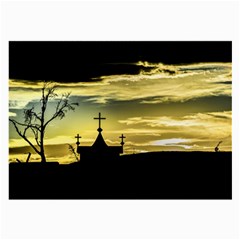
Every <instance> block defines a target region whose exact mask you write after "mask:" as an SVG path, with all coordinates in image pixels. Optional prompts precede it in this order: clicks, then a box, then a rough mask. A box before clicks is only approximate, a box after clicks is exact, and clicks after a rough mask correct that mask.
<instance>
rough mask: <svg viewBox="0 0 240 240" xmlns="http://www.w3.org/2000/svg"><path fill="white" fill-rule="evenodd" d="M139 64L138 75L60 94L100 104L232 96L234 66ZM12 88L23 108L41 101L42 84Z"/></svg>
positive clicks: (68, 87) (62, 88)
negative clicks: (69, 93)
mask: <svg viewBox="0 0 240 240" xmlns="http://www.w3.org/2000/svg"><path fill="white" fill-rule="evenodd" d="M136 64H137V65H141V66H142V67H143V68H142V71H141V72H140V73H138V74H120V75H119V74H114V75H108V76H101V77H99V79H100V80H101V81H98V82H94V83H89V82H87V83H85V82H78V83H59V84H58V86H59V89H58V93H59V94H62V93H64V92H68V91H70V92H71V93H72V95H75V96H81V97H87V98H88V100H87V101H91V102H95V103H100V104H106V103H108V102H111V101H126V100H139V102H141V103H144V104H155V103H162V102H184V101H187V100H189V99H196V98H200V97H207V96H222V95H226V96H231V84H229V82H231V63H199V64H190V65H165V64H162V63H158V64H156V63H155V64H153V63H147V62H144V63H142V62H139V63H136ZM149 67H151V68H150V70H149ZM144 69H147V70H144ZM226 83H228V84H226ZM9 85H10V101H11V104H12V105H13V103H14V101H15V102H16V101H17V104H18V105H20V106H23V105H24V104H26V102H27V101H30V100H32V99H37V98H39V93H38V94H36V91H35V90H36V89H39V90H40V88H41V83H40V82H38V83H37V84H36V86H33V85H32V83H29V84H27V82H26V81H25V82H24V84H23V83H21V81H15V80H10V82H9ZM29 88H30V89H29ZM33 88H35V90H34V89H33ZM26 90H27V91H26ZM149 98H150V99H149ZM20 106H19V107H20Z"/></svg>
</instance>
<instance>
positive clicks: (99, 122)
mask: <svg viewBox="0 0 240 240" xmlns="http://www.w3.org/2000/svg"><path fill="white" fill-rule="evenodd" d="M93 119H94V120H98V131H100V132H101V131H102V129H101V120H105V119H106V118H104V117H101V113H99V114H98V118H97V117H96V118H93Z"/></svg>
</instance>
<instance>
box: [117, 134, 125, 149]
mask: <svg viewBox="0 0 240 240" xmlns="http://www.w3.org/2000/svg"><path fill="white" fill-rule="evenodd" d="M119 138H121V139H122V142H121V145H122V146H123V145H124V142H123V139H124V138H126V137H125V136H123V134H122V135H121V136H120V137H119Z"/></svg>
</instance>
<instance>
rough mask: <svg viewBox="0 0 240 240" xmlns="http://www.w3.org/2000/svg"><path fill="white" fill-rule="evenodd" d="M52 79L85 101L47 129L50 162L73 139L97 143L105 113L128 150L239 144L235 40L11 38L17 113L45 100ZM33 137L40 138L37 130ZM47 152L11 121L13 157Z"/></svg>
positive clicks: (66, 155) (107, 126) (108, 137)
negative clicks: (234, 136)
mask: <svg viewBox="0 0 240 240" xmlns="http://www.w3.org/2000/svg"><path fill="white" fill-rule="evenodd" d="M44 81H51V82H53V83H54V84H56V85H57V90H56V93H57V94H58V96H57V97H56V99H55V100H51V101H50V102H49V104H48V112H47V114H48V115H47V116H48V117H50V116H51V114H52V112H53V111H54V109H55V106H56V103H57V101H58V99H59V98H60V97H61V95H62V94H64V93H66V92H71V95H70V99H69V100H70V102H77V103H78V104H79V106H77V107H76V108H75V110H74V111H72V112H69V113H67V115H66V117H65V118H63V119H62V120H54V121H53V122H51V124H50V125H49V126H48V128H47V130H46V139H45V147H46V156H47V160H48V161H59V162H60V163H70V162H74V161H75V157H74V156H73V155H72V154H71V153H70V151H69V149H68V144H72V145H73V146H74V147H76V144H75V142H76V139H75V138H74V137H75V136H76V134H80V136H81V137H82V138H81V139H80V145H81V146H90V145H92V144H93V142H94V140H95V139H96V137H97V134H98V132H97V128H98V121H96V120H94V119H93V118H94V117H97V116H98V113H99V112H101V114H102V116H103V117H106V120H103V121H102V128H103V132H102V134H103V137H104V139H105V141H106V143H107V144H108V145H110V146H120V142H121V139H120V138H119V136H120V135H121V134H124V135H125V136H126V139H125V145H124V153H125V154H132V153H140V152H148V151H214V148H215V146H216V145H217V143H218V142H219V141H222V143H221V145H220V147H219V148H220V151H231V147H232V143H231V122H232V109H231V101H232V98H231V91H232V59H231V42H9V117H10V118H12V119H15V120H17V121H19V122H22V121H23V110H24V109H28V108H31V107H32V106H34V107H35V109H37V108H38V107H39V100H40V98H41V88H42V85H43V82H44ZM29 139H30V140H31V141H33V142H34V139H33V138H32V136H29ZM29 151H30V152H32V153H33V154H32V156H31V161H39V160H40V157H39V156H38V155H36V154H34V151H33V150H31V149H30V148H29V147H28V144H27V143H26V142H25V141H24V140H23V139H21V138H20V137H19V136H18V135H17V133H16V132H15V129H14V127H13V125H12V123H9V161H10V162H11V161H16V158H18V159H20V160H23V161H24V160H25V159H26V158H27V153H28V152H29Z"/></svg>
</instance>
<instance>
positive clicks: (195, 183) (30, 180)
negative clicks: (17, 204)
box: [9, 152, 232, 199]
mask: <svg viewBox="0 0 240 240" xmlns="http://www.w3.org/2000/svg"><path fill="white" fill-rule="evenodd" d="M9 198H10V199H231V198H232V153H231V152H150V153H141V154H132V155H123V156H121V157H119V159H115V160H113V161H111V160H108V161H106V160H105V161H104V159H99V161H95V162H94V164H92V163H90V164H87V163H86V162H85V163H84V164H81V161H80V162H78V163H73V164H68V165H60V164H58V163H45V164H41V163H11V164H9Z"/></svg>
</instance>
